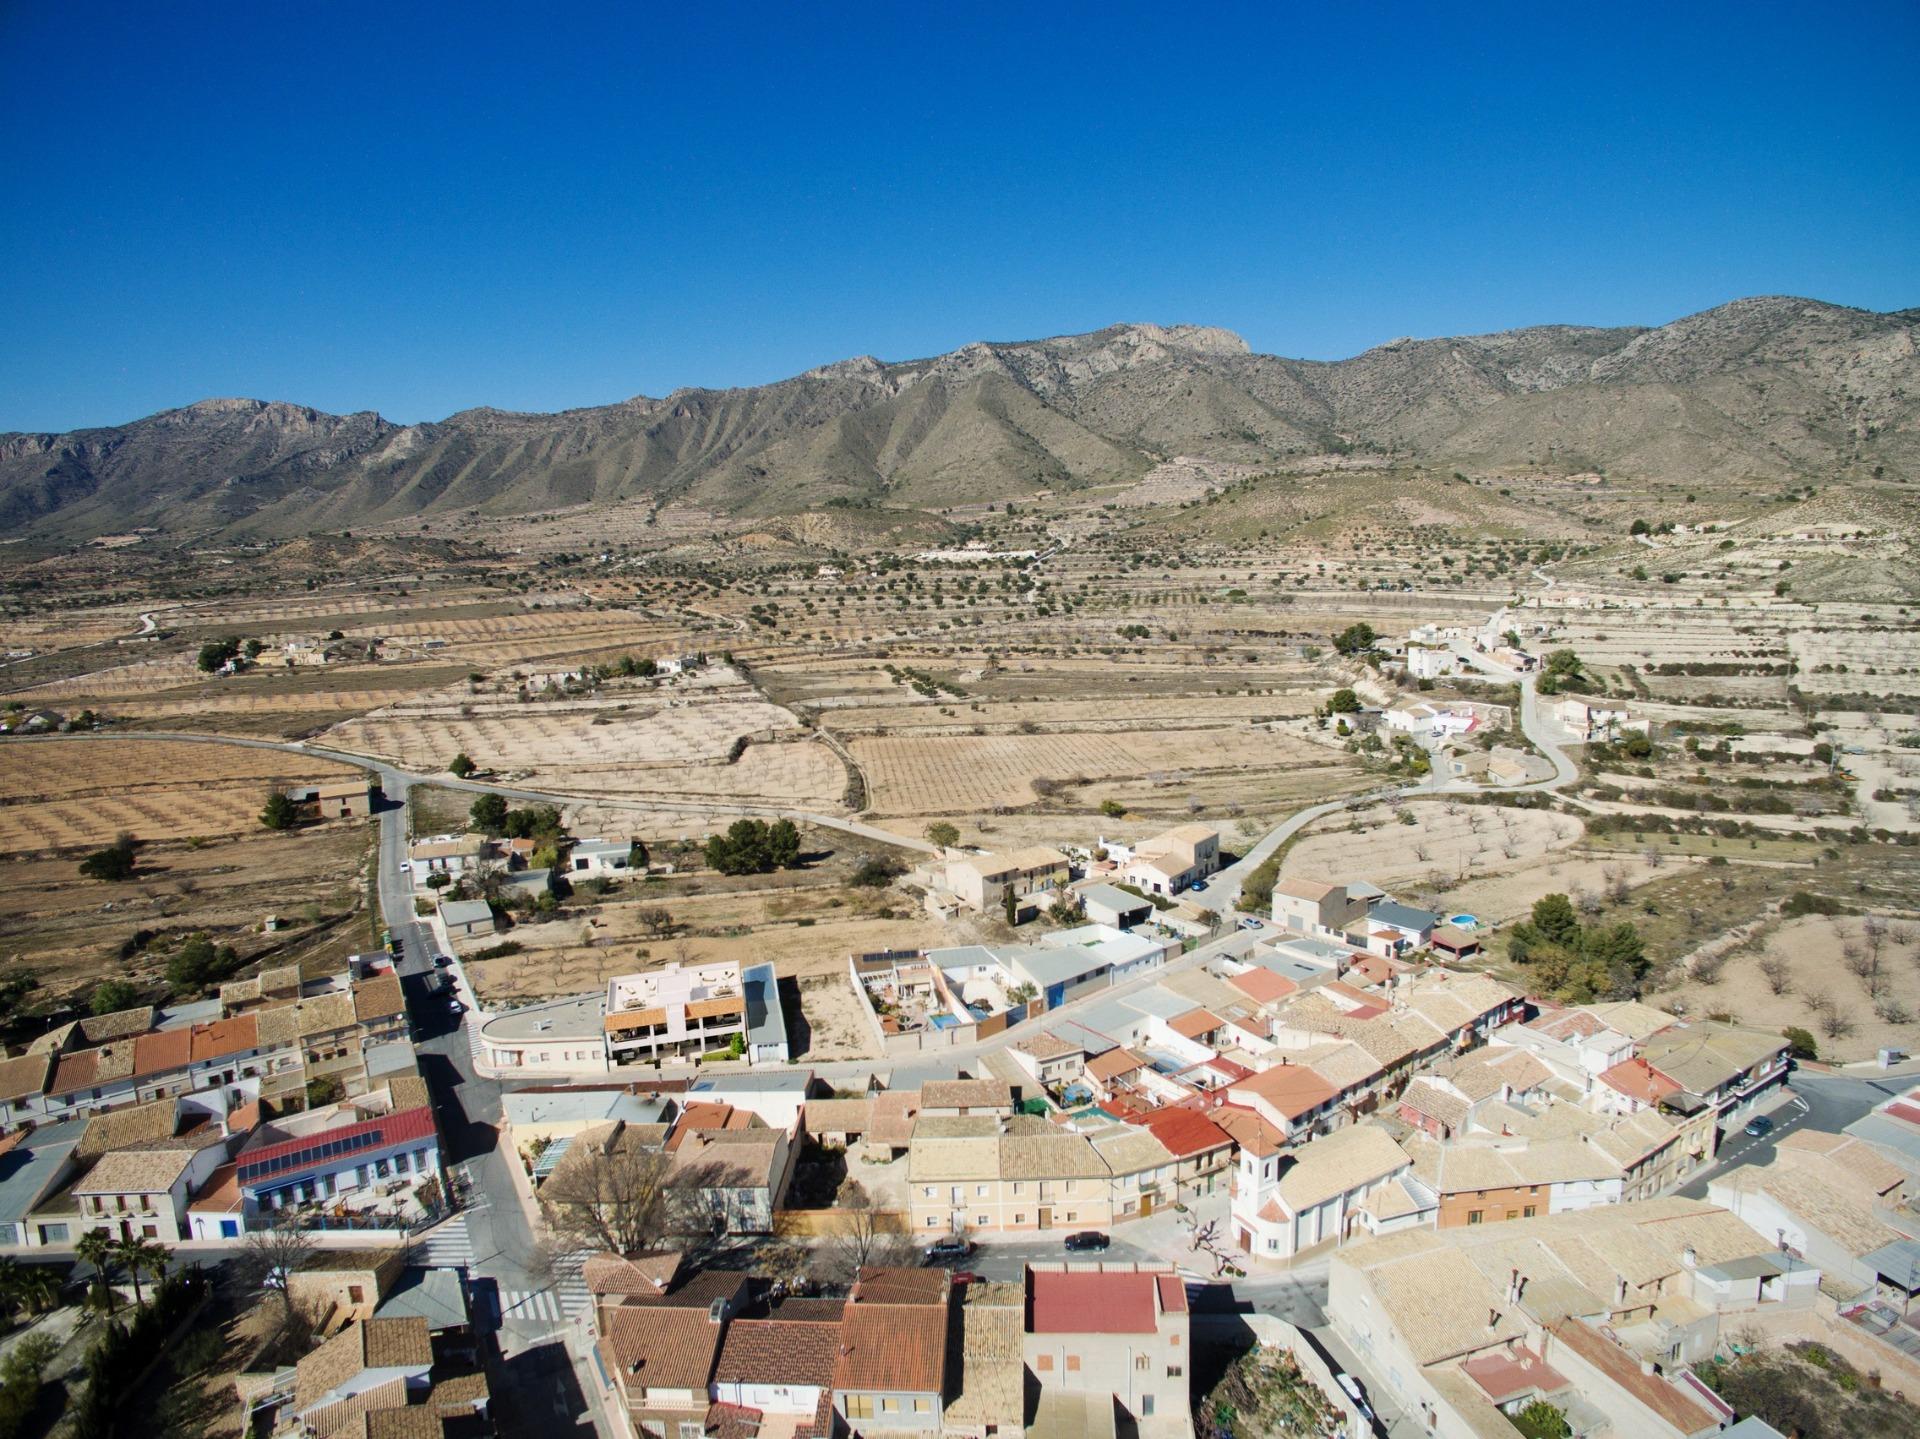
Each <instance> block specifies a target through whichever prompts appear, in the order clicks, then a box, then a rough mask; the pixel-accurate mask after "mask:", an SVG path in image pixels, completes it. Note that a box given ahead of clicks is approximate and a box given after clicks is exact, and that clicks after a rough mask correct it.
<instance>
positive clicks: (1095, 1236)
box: [1067, 1229, 1113, 1254]
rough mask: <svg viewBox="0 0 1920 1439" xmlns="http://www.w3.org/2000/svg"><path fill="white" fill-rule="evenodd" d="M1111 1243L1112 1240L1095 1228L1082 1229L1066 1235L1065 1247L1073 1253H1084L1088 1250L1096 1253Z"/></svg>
mask: <svg viewBox="0 0 1920 1439" xmlns="http://www.w3.org/2000/svg"><path fill="white" fill-rule="evenodd" d="M1111 1243H1113V1241H1112V1240H1111V1239H1109V1238H1107V1236H1106V1235H1104V1234H1102V1233H1101V1232H1100V1231H1099V1230H1097V1229H1083V1230H1081V1231H1080V1232H1079V1233H1078V1234H1069V1235H1068V1236H1067V1248H1068V1249H1070V1250H1071V1251H1073V1252H1074V1253H1075V1254H1084V1253H1087V1252H1089V1251H1091V1252H1094V1253H1098V1252H1099V1251H1101V1250H1103V1249H1105V1248H1106V1247H1107V1246H1108V1245H1109V1244H1111Z"/></svg>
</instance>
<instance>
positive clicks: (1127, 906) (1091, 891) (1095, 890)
mask: <svg viewBox="0 0 1920 1439" xmlns="http://www.w3.org/2000/svg"><path fill="white" fill-rule="evenodd" d="M1080 900H1081V902H1082V903H1083V904H1084V903H1089V902H1090V903H1093V904H1104V905H1106V906H1107V907H1108V908H1109V909H1117V910H1122V911H1127V910H1135V909H1147V910H1150V909H1152V908H1153V902H1152V901H1151V900H1148V899H1143V898H1141V897H1140V896H1139V895H1137V894H1129V893H1128V892H1127V891H1126V890H1124V889H1121V888H1120V887H1119V886H1117V885H1111V884H1090V885H1088V886H1087V887H1086V888H1085V889H1083V890H1081V891H1080Z"/></svg>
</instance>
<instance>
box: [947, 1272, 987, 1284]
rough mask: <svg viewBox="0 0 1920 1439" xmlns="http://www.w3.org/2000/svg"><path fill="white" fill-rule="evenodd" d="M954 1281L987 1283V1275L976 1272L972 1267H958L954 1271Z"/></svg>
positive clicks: (957, 1282) (956, 1282)
mask: <svg viewBox="0 0 1920 1439" xmlns="http://www.w3.org/2000/svg"><path fill="white" fill-rule="evenodd" d="M953 1282H954V1283H955V1284H984V1283H986V1276H985V1275H984V1274H975V1273H974V1272H973V1271H972V1270H971V1269H956V1270H954V1271H953Z"/></svg>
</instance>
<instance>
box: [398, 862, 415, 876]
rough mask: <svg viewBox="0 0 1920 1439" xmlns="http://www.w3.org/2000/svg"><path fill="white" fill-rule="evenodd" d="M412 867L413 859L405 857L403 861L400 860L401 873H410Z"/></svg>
mask: <svg viewBox="0 0 1920 1439" xmlns="http://www.w3.org/2000/svg"><path fill="white" fill-rule="evenodd" d="M412 869H413V861H412V860H410V859H403V860H401V861H400V873H402V874H407V873H409V872H410V871H411V870H412Z"/></svg>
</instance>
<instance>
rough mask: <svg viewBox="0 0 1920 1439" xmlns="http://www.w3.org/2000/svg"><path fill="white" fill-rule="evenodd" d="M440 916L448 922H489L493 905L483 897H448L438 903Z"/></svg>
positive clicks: (491, 917)
mask: <svg viewBox="0 0 1920 1439" xmlns="http://www.w3.org/2000/svg"><path fill="white" fill-rule="evenodd" d="M440 918H442V919H443V920H445V921H446V922H447V923H448V924H479V923H482V922H483V921H485V922H491V921H492V919H493V906H492V905H490V904H488V903H487V902H486V901H485V900H484V899H449V900H445V901H443V902H442V903H441V905H440Z"/></svg>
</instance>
